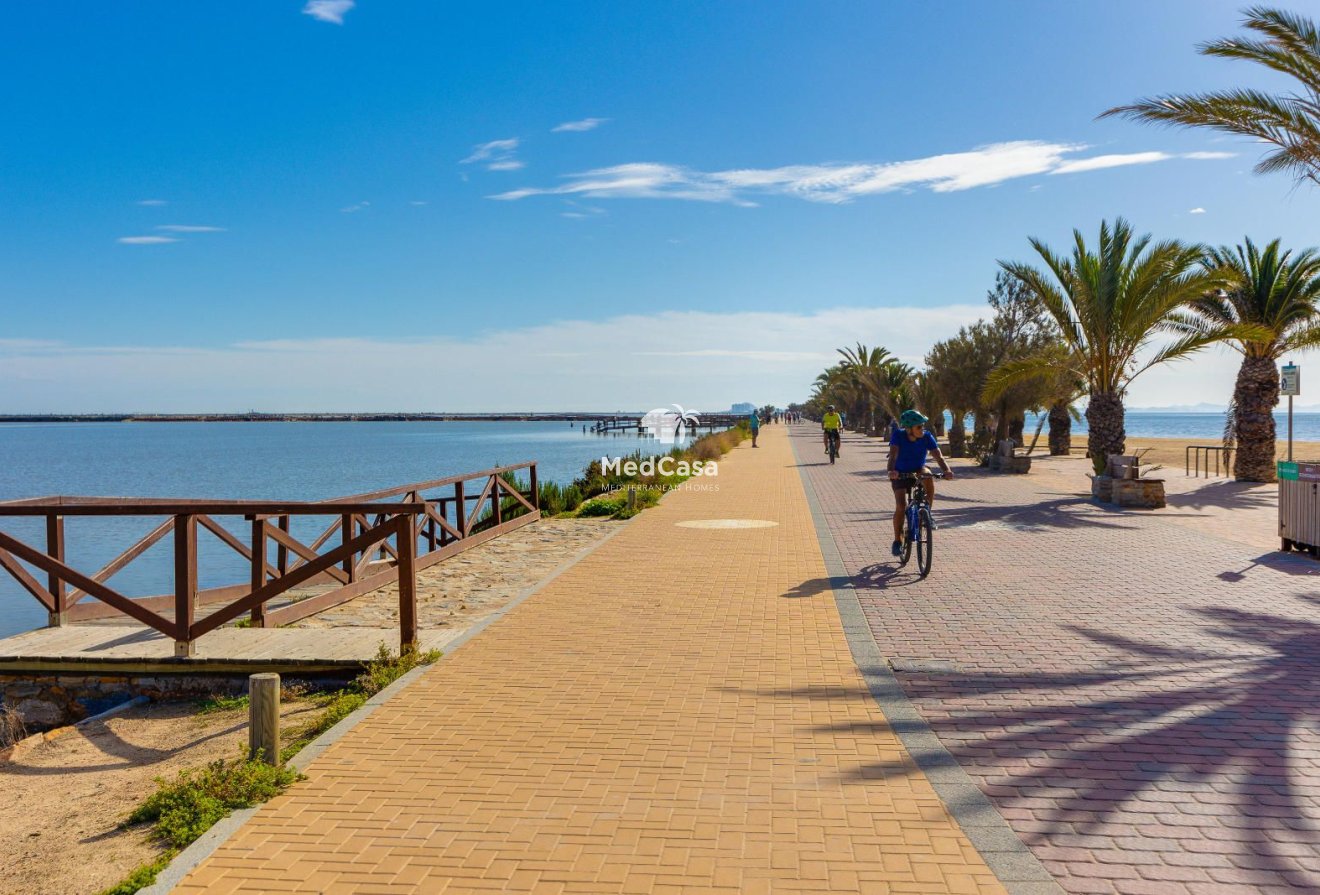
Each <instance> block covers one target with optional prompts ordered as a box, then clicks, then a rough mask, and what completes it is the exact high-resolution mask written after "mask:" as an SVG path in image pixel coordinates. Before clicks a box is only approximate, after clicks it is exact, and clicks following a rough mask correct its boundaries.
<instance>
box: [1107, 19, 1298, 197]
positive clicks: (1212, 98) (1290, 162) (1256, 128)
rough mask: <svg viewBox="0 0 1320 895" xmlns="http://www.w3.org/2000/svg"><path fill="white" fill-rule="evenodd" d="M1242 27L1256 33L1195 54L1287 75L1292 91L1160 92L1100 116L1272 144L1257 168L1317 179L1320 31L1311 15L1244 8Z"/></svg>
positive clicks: (1214, 44) (1220, 42)
mask: <svg viewBox="0 0 1320 895" xmlns="http://www.w3.org/2000/svg"><path fill="white" fill-rule="evenodd" d="M1243 25H1244V26H1245V27H1246V28H1248V29H1249V30H1251V31H1254V32H1255V33H1256V34H1257V35H1259V37H1258V38H1226V39H1223V40H1216V41H1211V42H1209V43H1205V44H1202V45H1201V46H1200V48H1199V49H1200V51H1201V53H1202V54H1203V55H1206V56H1217V57H1220V58H1222V59H1239V60H1244V61H1247V62H1255V63H1257V64H1259V65H1263V66H1265V67H1266V68H1269V69H1271V70H1273V71H1276V72H1280V73H1282V74H1285V75H1287V76H1288V77H1290V78H1293V79H1294V81H1295V88H1294V90H1293V91H1292V92H1290V93H1285V94H1271V93H1265V92H1263V91H1260V90H1248V89H1241V90H1220V91H1215V92H1212V93H1198V94H1193V95H1190V96H1158V97H1154V98H1150V99H1142V100H1138V101H1137V102H1135V103H1132V104H1131V105H1127V106H1117V107H1115V108H1112V109H1110V110H1108V111H1107V112H1105V113H1103V114H1102V115H1101V116H1100V117H1101V118H1105V117H1109V116H1115V115H1117V116H1121V117H1124V118H1130V119H1134V120H1136V121H1146V122H1151V123H1154V124H1165V125H1173V126H1182V127H1204V128H1210V129H1212V130H1217V131H1223V132H1226V133H1230V134H1236V135H1239V136H1244V137H1251V138H1253V139H1255V140H1259V141H1262V142H1264V143H1268V144H1270V145H1272V146H1274V147H1275V148H1274V149H1273V150H1271V151H1270V152H1268V153H1266V154H1265V156H1264V157H1263V158H1261V160H1260V162H1259V163H1258V164H1257V165H1256V173H1258V174H1268V173H1274V172H1280V171H1286V172H1288V173H1290V174H1292V175H1293V177H1294V178H1296V179H1297V180H1298V181H1301V180H1310V181H1312V182H1314V183H1320V30H1318V29H1317V28H1316V24H1315V22H1313V21H1311V20H1310V19H1306V18H1303V17H1302V16H1299V15H1295V14H1293V13H1290V12H1285V11H1283V10H1278V9H1270V8H1268V7H1264V6H1254V7H1252V8H1250V9H1248V10H1247V11H1246V20H1245V21H1244V22H1243Z"/></svg>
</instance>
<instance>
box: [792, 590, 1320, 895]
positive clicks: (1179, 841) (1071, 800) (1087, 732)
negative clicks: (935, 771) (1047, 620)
mask: <svg viewBox="0 0 1320 895" xmlns="http://www.w3.org/2000/svg"><path fill="white" fill-rule="evenodd" d="M1307 602H1310V603H1313V604H1320V596H1318V597H1313V598H1307ZM1189 611H1191V612H1193V613H1194V614H1196V615H1198V616H1200V617H1201V619H1202V620H1203V622H1204V624H1203V627H1202V630H1201V631H1200V632H1199V633H1200V634H1202V635H1206V634H1208V635H1210V636H1213V637H1216V638H1219V639H1221V640H1224V641H1227V642H1228V644H1236V645H1238V646H1241V647H1242V648H1243V651H1242V652H1238V651H1236V650H1234V649H1233V648H1232V646H1228V648H1227V649H1225V650H1224V651H1223V652H1216V651H1213V650H1207V649H1204V648H1199V649H1198V648H1194V647H1189V646H1187V645H1184V644H1179V643H1173V642H1163V641H1161V640H1158V639H1154V638H1151V639H1144V640H1138V639H1133V638H1130V637H1124V636H1121V635H1116V634H1113V633H1110V632H1106V631H1101V630H1097V629H1094V628H1089V627H1084V626H1071V627H1070V630H1072V631H1073V632H1075V633H1078V634H1081V635H1083V636H1084V637H1086V638H1088V639H1089V640H1091V641H1092V642H1094V643H1096V644H1099V645H1103V646H1105V647H1107V648H1108V651H1109V652H1110V653H1113V652H1117V653H1119V654H1120V655H1125V656H1126V658H1125V659H1119V660H1118V661H1117V662H1115V663H1114V664H1113V665H1112V666H1111V669H1110V670H1105V671H1096V672H1064V673H1048V672H1046V673H1042V672H1034V673H1033V672H1002V673H1001V672H967V671H962V670H958V669H951V670H949V671H948V672H937V673H930V672H919V673H908V672H905V671H900V670H896V672H895V673H896V674H897V675H898V678H899V680H900V681H901V682H902V685H903V688H904V690H905V691H907V693H908V695H909V696H910V697H911V698H912V699H914V700H915V701H916V704H917V705H918V707H919V708H921V709H922V714H923V715H924V716H925V718H926V720H927V722H928V723H929V724H930V726H931V727H932V728H933V729H934V731H935V732H936V733H937V734H938V735H939V737H940V740H941V741H942V742H943V744H944V746H945V747H946V748H947V749H948V750H949V751H950V753H952V755H953V756H954V758H955V759H956V760H957V761H958V762H959V764H961V765H962V766H963V767H964V768H967V769H968V770H969V771H971V772H972V773H973V774H974V775H979V776H980V777H981V778H982V783H981V786H982V789H983V790H985V792H986V794H987V795H988V796H989V797H990V798H991V799H992V801H993V802H994V803H995V804H996V806H997V807H998V808H1000V809H1001V810H1003V811H1004V812H1005V816H1006V817H1008V818H1009V820H1010V824H1014V820H1015V819H1016V820H1017V821H1022V823H1021V824H1020V825H1019V824H1014V826H1015V827H1017V829H1018V832H1019V833H1021V834H1022V835H1023V838H1024V839H1025V840H1026V841H1028V842H1029V843H1033V844H1039V845H1050V844H1058V842H1060V841H1062V840H1065V839H1071V840H1077V839H1078V837H1082V836H1088V835H1096V836H1098V837H1106V836H1107V837H1113V836H1115V835H1118V836H1138V835H1140V836H1142V837H1144V838H1145V839H1147V840H1150V839H1156V840H1165V842H1164V843H1163V844H1159V845H1156V846H1154V848H1156V849H1166V850H1168V849H1172V850H1181V849H1182V848H1183V847H1184V842H1185V841H1186V840H1192V841H1194V842H1202V843H1204V844H1206V845H1209V846H1211V848H1212V850H1214V851H1215V852H1216V853H1217V854H1219V855H1223V856H1227V859H1228V860H1231V865H1232V866H1235V867H1236V868H1237V871H1240V873H1241V874H1242V875H1243V877H1244V879H1243V880H1242V882H1244V883H1248V884H1250V885H1254V886H1270V885H1273V886H1282V887H1291V888H1293V889H1297V890H1301V891H1308V892H1316V891H1320V708H1317V703H1316V699H1315V694H1316V693H1317V692H1320V624H1317V623H1313V622H1310V621H1306V620H1302V619H1297V618H1288V617H1283V616H1277V615H1271V614H1265V613H1257V612H1249V611H1243V610H1240V609H1233V608H1228V607H1210V608H1201V609H1196V608H1193V609H1190V610H1189ZM1262 648H1264V649H1266V650H1268V652H1267V653H1264V654H1262V653H1261V652H1260V650H1261V649H1262ZM776 695H781V696H793V697H797V698H815V695H814V694H813V693H812V692H811V691H810V690H809V689H808V690H792V691H780V692H779V693H777V694H776ZM823 695H826V696H828V695H829V694H823ZM988 702H992V703H993V704H988ZM884 726H885V725H881V724H879V723H877V724H875V725H874V729H875V730H876V732H877V733H878V732H880V731H881V730H882V729H883V727H884ZM857 727H858V725H855V724H849V725H843V726H840V727H833V726H829V725H825V726H822V727H820V728H818V729H819V730H822V731H839V732H844V733H854V734H856V733H860V732H862V731H859V730H858V729H857ZM907 768H908V765H907V763H906V762H885V763H877V764H873V765H862V766H859V767H856V768H853V769H852V770H851V771H849V772H848V773H847V774H846V775H845V781H846V782H854V783H863V782H868V781H872V780H876V779H884V778H885V777H886V776H888V775H893V774H896V773H901V772H903V771H904V770H905V769H907ZM1133 825H1138V826H1133ZM1116 830H1117V831H1118V832H1115V831H1116ZM1079 844H1080V843H1079ZM1086 847H1089V846H1086ZM1100 847H1103V846H1100ZM1192 850H1193V851H1203V849H1196V848H1194V849H1192ZM1244 891H1245V890H1244ZM1270 891H1273V889H1271V890H1270Z"/></svg>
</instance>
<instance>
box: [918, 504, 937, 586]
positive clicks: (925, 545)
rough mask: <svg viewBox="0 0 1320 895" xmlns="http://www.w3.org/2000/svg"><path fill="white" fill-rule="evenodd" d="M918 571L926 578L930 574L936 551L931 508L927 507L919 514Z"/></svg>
mask: <svg viewBox="0 0 1320 895" xmlns="http://www.w3.org/2000/svg"><path fill="white" fill-rule="evenodd" d="M916 540H917V573H918V574H919V575H921V577H922V578H925V577H926V576H927V575H929V574H930V561H931V559H932V558H933V554H934V552H935V529H934V526H932V525H931V524H930V510H928V509H926V508H925V507H922V508H921V511H920V512H919V513H918V514H917V539H916Z"/></svg>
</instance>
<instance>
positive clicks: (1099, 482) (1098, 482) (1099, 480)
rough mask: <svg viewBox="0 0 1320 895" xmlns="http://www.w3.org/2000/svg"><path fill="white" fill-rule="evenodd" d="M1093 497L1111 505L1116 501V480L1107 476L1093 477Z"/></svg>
mask: <svg viewBox="0 0 1320 895" xmlns="http://www.w3.org/2000/svg"><path fill="white" fill-rule="evenodd" d="M1091 496H1092V497H1094V498H1095V499H1096V500H1099V501H1102V502H1104V503H1110V502H1111V501H1112V500H1113V499H1114V479H1113V478H1112V477H1111V476H1107V475H1097V476H1093V477H1092V478H1091Z"/></svg>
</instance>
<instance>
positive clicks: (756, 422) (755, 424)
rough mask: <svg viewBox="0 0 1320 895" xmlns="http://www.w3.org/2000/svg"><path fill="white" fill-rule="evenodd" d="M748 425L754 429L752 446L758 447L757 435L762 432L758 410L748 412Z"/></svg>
mask: <svg viewBox="0 0 1320 895" xmlns="http://www.w3.org/2000/svg"><path fill="white" fill-rule="evenodd" d="M747 425H749V426H751V429H752V447H756V436H757V435H760V434H761V418H760V417H759V416H757V414H756V411H752V412H751V413H750V414H748V416H747Z"/></svg>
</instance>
